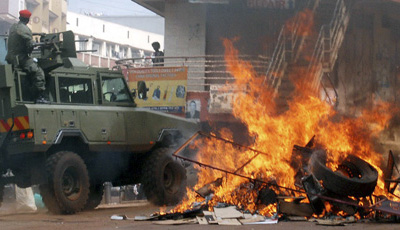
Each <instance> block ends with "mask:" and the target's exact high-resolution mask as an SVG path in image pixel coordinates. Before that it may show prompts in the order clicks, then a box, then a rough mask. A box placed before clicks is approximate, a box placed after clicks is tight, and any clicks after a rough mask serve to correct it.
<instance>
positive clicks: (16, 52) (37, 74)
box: [6, 21, 46, 93]
mask: <svg viewBox="0 0 400 230" xmlns="http://www.w3.org/2000/svg"><path fill="white" fill-rule="evenodd" d="M33 45H34V42H33V39H32V31H31V30H30V29H29V27H28V26H27V25H26V24H25V23H23V22H21V21H19V22H18V23H15V24H14V25H12V26H11V28H10V34H9V37H8V53H7V56H6V60H7V62H8V63H9V64H13V65H14V66H18V67H20V68H22V69H23V70H24V71H25V72H26V73H27V74H28V75H29V76H30V77H31V79H32V83H33V87H34V88H36V90H37V92H36V93H40V92H43V91H44V90H45V84H46V80H45V75H44V72H43V70H42V69H41V68H40V67H39V66H38V65H37V63H35V62H34V61H33V59H32V58H31V57H30V56H29V55H30V54H31V53H32V50H33Z"/></svg>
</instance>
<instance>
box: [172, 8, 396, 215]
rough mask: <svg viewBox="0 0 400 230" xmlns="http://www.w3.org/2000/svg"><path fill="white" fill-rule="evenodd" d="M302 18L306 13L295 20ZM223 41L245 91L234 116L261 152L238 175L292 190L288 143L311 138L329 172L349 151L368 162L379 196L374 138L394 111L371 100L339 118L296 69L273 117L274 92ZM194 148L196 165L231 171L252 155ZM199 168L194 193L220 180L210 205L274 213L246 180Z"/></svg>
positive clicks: (220, 146)
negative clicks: (288, 96) (323, 152)
mask: <svg viewBox="0 0 400 230" xmlns="http://www.w3.org/2000/svg"><path fill="white" fill-rule="evenodd" d="M307 14H310V12H308V13H307V12H306V13H305V14H302V15H300V17H305V15H307ZM288 25H291V24H290V23H288ZM287 27H288V28H291V27H290V26H287ZM312 27H313V20H308V21H307V23H305V24H301V26H300V27H299V28H300V29H299V33H301V34H302V35H304V34H310V33H311V32H310V31H311V30H312ZM307 31H308V32H307ZM223 43H224V46H225V56H226V57H229V58H226V62H227V64H228V67H227V69H228V71H229V72H230V73H231V74H232V75H233V76H234V77H235V85H236V87H238V88H243V87H244V86H245V89H246V90H243V91H241V92H238V93H237V95H236V100H235V102H234V104H233V115H234V116H235V117H236V118H238V119H240V120H241V121H242V122H243V123H244V124H245V125H246V126H247V128H248V131H249V133H250V135H251V137H252V138H253V143H252V146H251V147H252V148H254V149H257V150H259V151H262V152H264V153H266V154H260V155H258V156H257V157H256V158H255V159H254V160H253V161H251V162H250V163H249V164H248V165H246V166H245V167H244V168H243V169H242V170H241V171H240V173H241V174H243V175H246V176H249V177H252V178H257V179H261V180H264V181H275V182H276V183H277V184H278V185H281V186H285V187H289V188H295V187H294V177H295V173H296V172H295V171H294V169H293V168H292V167H291V166H290V162H291V157H292V149H293V145H305V144H306V143H307V142H308V141H309V140H310V139H311V138H312V137H313V136H314V135H315V136H316V142H317V143H318V145H319V146H321V147H323V148H324V149H326V150H327V154H328V160H329V163H330V165H328V166H330V167H331V168H332V169H334V168H335V165H337V164H338V162H339V161H340V160H341V159H343V158H344V157H345V156H346V155H347V154H350V153H351V154H354V155H357V156H358V157H360V158H362V159H364V160H366V161H367V162H369V163H370V164H372V165H373V166H374V167H375V168H376V169H377V170H378V172H379V182H378V186H377V189H376V191H375V193H376V194H383V191H384V190H383V175H382V174H383V173H382V170H380V167H379V166H380V165H381V162H382V156H381V155H380V154H379V153H377V152H375V151H374V147H373V139H374V138H377V137H378V135H379V133H380V132H381V131H382V130H383V129H384V128H385V125H386V124H387V122H388V121H389V119H390V118H391V117H392V114H393V113H394V112H396V111H397V109H396V108H394V107H393V106H392V105H390V104H389V103H384V102H376V106H375V107H374V108H372V109H365V110H364V111H363V112H362V113H361V114H360V115H358V116H357V117H344V116H341V115H340V114H338V113H337V112H336V111H335V110H334V109H333V108H332V107H331V105H329V104H327V103H326V102H325V101H323V100H321V99H320V98H319V91H318V89H315V87H313V86H311V85H310V82H315V78H316V76H315V74H312V73H309V72H307V71H305V69H303V68H301V67H299V68H296V71H295V72H292V73H289V76H290V80H291V81H292V82H293V84H294V86H295V91H294V93H293V97H292V99H291V100H290V101H289V102H288V109H287V111H285V112H283V113H278V112H277V108H276V103H275V100H274V96H275V92H274V89H272V88H271V87H268V86H267V85H266V84H264V83H263V82H264V76H258V75H257V74H256V72H255V71H254V69H253V67H252V65H251V64H250V63H249V62H247V61H243V60H240V59H239V58H238V51H237V50H236V49H235V48H234V45H233V41H231V40H228V39H225V40H224V41H223ZM232 57H233V58H232ZM382 111H385V112H382ZM219 135H220V136H222V137H224V138H227V139H232V133H230V131H229V130H228V129H225V130H222V131H221V133H220V134H219ZM195 146H197V147H198V148H199V154H198V156H197V158H198V159H197V160H198V161H199V162H202V163H204V164H209V165H213V166H215V167H218V168H223V169H225V170H228V171H231V172H233V171H235V170H236V169H237V168H238V167H240V166H241V165H242V164H243V163H244V162H246V161H247V160H248V159H250V158H251V157H253V156H254V155H255V152H253V151H250V150H247V149H238V148H236V147H234V146H232V145H227V144H226V143H225V142H222V141H216V140H207V139H203V140H197V141H196V143H195ZM198 170H199V173H198V178H199V181H198V184H197V185H196V186H195V187H194V190H196V189H198V188H201V187H202V186H203V185H205V184H207V183H209V182H212V181H214V180H216V179H217V178H221V177H222V178H225V179H224V180H223V182H222V185H221V186H219V187H217V188H215V189H214V197H213V199H212V201H211V206H212V204H215V203H216V202H226V203H231V204H235V205H237V206H239V207H242V208H245V209H247V210H250V211H255V210H259V211H260V213H261V214H271V213H272V212H274V211H275V206H273V205H269V206H265V205H261V204H257V194H256V192H255V191H254V190H252V189H251V188H246V184H247V183H248V181H247V179H244V178H241V177H237V176H233V175H225V174H224V173H222V172H219V171H216V170H212V169H209V168H202V167H198ZM196 200H197V201H201V200H202V198H199V197H198V196H196V193H195V192H193V191H192V190H188V197H187V199H185V200H184V202H183V203H182V204H181V205H180V206H178V207H176V208H175V210H174V211H182V210H185V209H187V208H189V207H190V204H191V203H192V202H194V201H196Z"/></svg>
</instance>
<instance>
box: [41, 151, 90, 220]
mask: <svg viewBox="0 0 400 230" xmlns="http://www.w3.org/2000/svg"><path fill="white" fill-rule="evenodd" d="M46 170H47V173H48V183H47V184H44V185H41V186H40V191H41V195H42V197H43V202H44V203H45V205H46V207H47V208H48V209H49V211H51V212H53V213H55V214H73V213H76V212H79V211H81V210H82V209H83V208H84V207H85V204H86V202H87V200H88V195H89V175H88V171H87V169H86V165H85V163H84V162H83V160H82V158H81V157H80V156H78V155H77V154H76V153H73V152H69V151H61V152H58V153H55V154H53V155H51V156H50V157H49V158H48V159H47V161H46Z"/></svg>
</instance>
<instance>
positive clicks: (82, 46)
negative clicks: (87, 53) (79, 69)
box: [79, 38, 86, 50]
mask: <svg viewBox="0 0 400 230" xmlns="http://www.w3.org/2000/svg"><path fill="white" fill-rule="evenodd" d="M80 39H82V40H84V39H85V38H80ZM79 50H86V42H79Z"/></svg>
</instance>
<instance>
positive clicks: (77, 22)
mask: <svg viewBox="0 0 400 230" xmlns="http://www.w3.org/2000/svg"><path fill="white" fill-rule="evenodd" d="M78 26H79V18H76V27H78Z"/></svg>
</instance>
